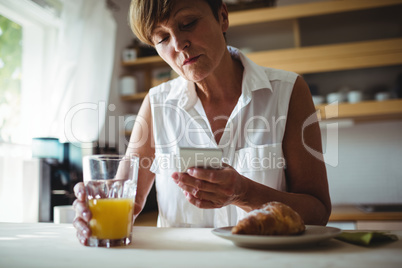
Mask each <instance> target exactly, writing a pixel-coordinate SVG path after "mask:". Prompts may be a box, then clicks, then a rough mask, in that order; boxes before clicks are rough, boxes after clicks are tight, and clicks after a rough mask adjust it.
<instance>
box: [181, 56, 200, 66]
mask: <svg viewBox="0 0 402 268" xmlns="http://www.w3.org/2000/svg"><path fill="white" fill-rule="evenodd" d="M199 57H200V55H198V56H195V57H191V58H188V59H185V60H184V62H183V65H187V64H192V63H194V62H196V61H197V60H198V58H199Z"/></svg>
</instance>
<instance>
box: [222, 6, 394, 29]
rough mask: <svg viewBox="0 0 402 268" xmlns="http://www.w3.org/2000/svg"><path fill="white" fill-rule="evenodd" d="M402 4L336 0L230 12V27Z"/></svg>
mask: <svg viewBox="0 0 402 268" xmlns="http://www.w3.org/2000/svg"><path fill="white" fill-rule="evenodd" d="M399 4H402V0H381V1H379V0H336V1H324V2H317V3H307V4H299V5H289V6H283V7H280V6H279V7H267V8H259V9H254V10H246V11H236V12H232V13H230V14H229V23H230V27H233V26H241V25H248V24H254V23H263V22H270V21H279V20H288V19H298V18H303V17H312V16H319V15H326V14H333V13H340V12H348V11H355V10H363V9H371V8H379V7H386V6H393V5H399Z"/></svg>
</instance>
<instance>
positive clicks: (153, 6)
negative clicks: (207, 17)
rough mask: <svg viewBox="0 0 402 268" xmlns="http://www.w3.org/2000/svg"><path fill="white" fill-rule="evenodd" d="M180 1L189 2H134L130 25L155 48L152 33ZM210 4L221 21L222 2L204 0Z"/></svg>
mask: <svg viewBox="0 0 402 268" xmlns="http://www.w3.org/2000/svg"><path fill="white" fill-rule="evenodd" d="M178 1H188V0H132V1H131V5H130V11H129V23H130V26H131V30H132V31H133V33H134V34H135V35H136V36H137V37H138V39H140V40H141V41H142V42H144V43H145V44H148V45H150V46H154V44H153V42H152V31H153V29H154V28H155V26H156V25H157V24H159V23H160V22H163V21H165V20H167V19H168V18H169V16H170V12H171V10H172V9H173V6H174V4H175V3H177V2H178ZM202 1H205V2H207V3H208V5H209V6H210V8H211V10H212V13H213V14H214V16H215V18H216V20H219V14H218V13H219V8H220V7H221V6H222V0H202Z"/></svg>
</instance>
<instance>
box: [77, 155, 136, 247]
mask: <svg viewBox="0 0 402 268" xmlns="http://www.w3.org/2000/svg"><path fill="white" fill-rule="evenodd" d="M138 162H139V161H138V158H137V157H130V156H119V155H92V156H86V157H84V160H83V169H84V183H85V190H86V194H87V203H88V207H89V209H90V211H91V213H92V219H91V220H90V222H89V227H90V229H91V233H92V235H91V237H90V238H89V240H88V245H89V246H95V247H98V246H100V247H112V246H121V245H128V244H130V243H131V235H132V228H133V224H134V202H135V196H136V192H137V180H138Z"/></svg>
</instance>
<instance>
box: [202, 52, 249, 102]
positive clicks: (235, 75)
mask: <svg viewBox="0 0 402 268" xmlns="http://www.w3.org/2000/svg"><path fill="white" fill-rule="evenodd" d="M242 79H243V66H242V64H241V62H240V61H238V60H234V59H232V57H231V56H230V53H229V51H227V50H226V52H225V54H224V56H223V60H222V63H221V64H220V65H219V66H218V68H217V69H216V70H215V72H214V73H213V74H211V75H209V76H208V77H207V78H205V79H204V80H202V81H200V82H197V83H196V88H197V94H198V97H199V98H200V100H201V101H202V102H203V103H205V102H207V103H211V102H217V101H218V102H219V101H232V100H235V101H237V100H238V98H239V97H240V95H241V86H242Z"/></svg>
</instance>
